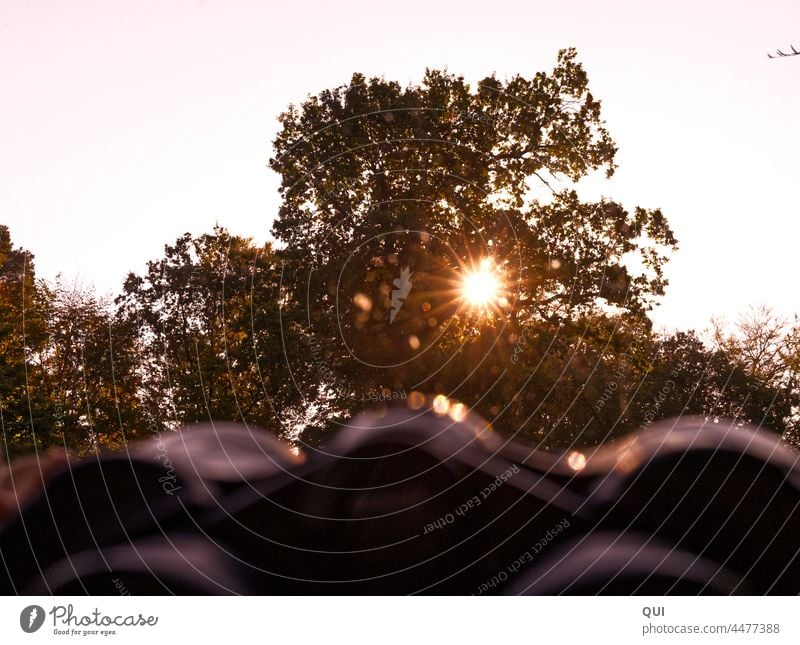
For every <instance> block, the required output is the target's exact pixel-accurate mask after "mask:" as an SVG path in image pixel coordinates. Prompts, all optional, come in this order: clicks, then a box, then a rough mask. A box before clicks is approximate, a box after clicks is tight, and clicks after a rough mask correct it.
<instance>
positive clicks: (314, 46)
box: [0, 0, 800, 328]
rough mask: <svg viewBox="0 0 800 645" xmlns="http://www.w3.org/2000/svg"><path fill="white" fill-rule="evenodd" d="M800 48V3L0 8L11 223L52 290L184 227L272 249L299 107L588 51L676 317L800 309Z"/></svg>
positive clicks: (109, 286)
mask: <svg viewBox="0 0 800 645" xmlns="http://www.w3.org/2000/svg"><path fill="white" fill-rule="evenodd" d="M126 7H127V8H126ZM792 42H794V44H795V46H798V48H800V2H798V1H797V0H781V1H774V2H770V1H769V0H767V1H766V2H755V1H754V0H751V1H750V2H733V1H725V2H721V1H717V2H708V1H706V2H697V1H691V2H686V1H683V0H679V1H677V2H676V1H670V2H660V3H653V2H641V1H633V0H632V1H627V2H605V3H604V2H594V1H590V0H585V1H573V2H569V1H558V2H556V1H553V0H548V1H546V2H541V1H538V0H536V1H532V0H526V1H519V2H516V1H513V2H512V1H505V0H494V1H492V2H485V1H484V2H471V1H459V2H455V1H453V2H437V1H435V0H423V1H418V0H404V1H403V2H393V3H380V2H378V1H377V0H371V1H361V0H359V1H356V2H353V1H351V2H347V3H339V4H337V3H332V2H327V3H326V2H320V1H316V2H310V1H297V0H292V1H290V2H284V1H280V2H279V1H272V2H221V1H219V0H205V1H204V2H203V1H201V2H198V1H196V0H195V1H194V2H188V1H187V2H184V1H164V0H157V1H151V0H147V1H143V0H140V1H137V2H128V3H123V2H118V1H111V0H105V1H104V0H91V1H80V0H71V1H69V2H63V1H61V0H52V1H41V0H21V1H18V0H0V223H3V224H7V225H9V226H10V228H11V233H12V237H13V239H14V240H15V242H16V244H18V245H22V246H24V247H26V248H27V249H29V250H31V251H32V252H33V253H34V254H35V255H36V258H37V268H38V272H39V274H40V275H41V276H43V277H46V278H52V277H53V276H54V275H55V274H56V273H57V272H58V271H61V272H63V273H64V274H65V276H66V277H68V278H72V277H79V278H82V279H83V281H85V282H93V283H94V284H95V285H96V286H97V287H98V289H99V290H100V291H101V292H105V291H112V292H118V291H119V289H120V287H121V284H122V281H123V279H124V276H125V274H126V273H127V271H129V270H132V269H133V270H136V271H140V272H141V271H142V270H143V269H144V267H145V262H146V261H147V260H149V259H153V258H156V257H159V255H160V253H161V251H162V248H163V245H164V244H165V243H167V242H171V241H173V240H174V239H175V237H177V236H178V235H180V234H181V233H183V232H184V231H191V232H193V233H202V232H205V231H207V230H209V229H210V228H211V227H212V226H213V224H214V223H215V221H219V222H220V223H221V224H223V225H225V226H227V227H228V228H229V229H230V230H231V231H232V232H234V233H238V234H243V235H249V236H252V237H255V238H256V239H257V240H260V241H261V240H264V239H266V237H267V231H268V230H269V226H270V222H271V220H272V217H273V216H274V214H275V213H276V211H277V207H278V203H279V201H278V193H277V186H278V181H277V177H276V176H275V175H274V174H273V173H272V172H271V171H270V170H268V169H267V168H266V163H267V160H268V158H269V156H270V154H271V141H272V139H273V137H274V135H275V133H276V131H277V125H278V124H277V121H276V117H277V115H278V114H279V113H280V112H281V111H282V110H284V109H285V108H286V106H287V105H288V104H289V103H291V102H294V103H298V102H300V101H302V100H303V99H304V98H305V97H306V96H307V95H308V94H309V93H316V92H318V91H320V90H322V89H324V88H328V87H333V86H336V85H340V84H344V83H346V82H347V81H348V80H349V79H350V76H351V75H352V73H353V72H355V71H360V72H363V73H365V74H367V75H383V76H385V77H386V78H387V79H394V80H398V81H400V82H401V83H403V84H406V83H408V82H411V81H417V80H419V79H420V78H421V76H422V74H423V73H424V70H425V68H426V67H445V66H446V67H448V68H449V69H450V70H451V71H452V72H455V73H458V74H463V75H464V76H465V77H466V78H467V79H470V80H478V79H480V78H483V77H484V76H486V75H488V74H490V73H492V72H497V74H498V76H500V77H501V78H502V77H505V76H511V75H513V74H517V73H520V74H523V75H528V76H530V75H532V74H534V73H535V72H537V71H540V70H550V69H551V68H552V66H553V65H554V63H555V58H556V53H557V51H558V49H560V48H563V47H568V46H575V47H577V48H578V53H579V58H580V60H581V61H582V62H583V64H584V66H585V67H586V69H587V71H588V74H589V79H590V86H591V89H592V92H593V94H594V96H595V97H596V98H600V99H601V100H602V102H603V113H604V116H605V119H606V121H607V124H608V127H609V129H610V131H611V134H612V136H613V137H614V139H615V140H616V142H617V144H618V146H619V148H620V151H619V153H618V157H617V161H618V164H619V166H620V167H619V170H618V171H617V175H616V176H615V178H614V179H613V180H612V181H610V182H607V184H606V185H603V186H602V187H601V188H600V189H599V192H598V193H597V194H604V195H607V196H609V197H612V198H614V199H616V200H618V201H620V202H621V203H623V205H625V206H626V207H627V208H633V207H634V206H636V205H641V206H645V207H661V208H662V210H663V211H664V213H665V214H666V216H667V218H668V219H669V221H670V222H671V224H672V226H673V228H674V230H675V232H676V234H677V236H678V238H679V240H680V242H681V249H680V251H679V252H678V253H677V254H676V255H675V256H674V258H673V260H672V261H671V262H670V267H669V269H668V275H669V277H670V279H671V285H670V287H669V292H668V295H667V297H666V298H665V299H664V301H663V304H662V306H661V307H660V308H659V309H658V310H657V311H656V312H655V314H654V316H653V317H654V319H655V320H656V322H657V323H659V324H660V325H665V326H669V327H679V328H683V327H703V326H705V325H706V324H707V322H708V320H709V318H710V317H711V316H712V315H714V314H717V315H726V316H729V317H733V316H735V314H736V312H738V311H741V310H742V309H744V308H745V307H746V306H747V305H748V304H754V303H759V302H764V303H767V304H771V305H774V306H775V307H776V308H777V309H778V310H779V311H781V312H783V313H784V314H787V315H788V314H791V313H794V312H798V313H800V303H798V296H797V290H796V287H795V278H796V276H797V274H798V270H797V269H798V263H800V249H798V240H797V233H798V232H799V231H800V226H798V224H797V222H798V219H800V199H798V198H799V197H800V181H798V179H800V120H798V108H800V56H799V57H796V58H787V59H780V60H768V59H767V56H766V54H767V51H770V50H772V51H774V50H775V49H777V48H781V49H783V50H787V49H789V45H790V44H791V43H792ZM596 190H598V189H596V188H595V187H594V186H592V187H590V188H587V191H588V192H592V191H596Z"/></svg>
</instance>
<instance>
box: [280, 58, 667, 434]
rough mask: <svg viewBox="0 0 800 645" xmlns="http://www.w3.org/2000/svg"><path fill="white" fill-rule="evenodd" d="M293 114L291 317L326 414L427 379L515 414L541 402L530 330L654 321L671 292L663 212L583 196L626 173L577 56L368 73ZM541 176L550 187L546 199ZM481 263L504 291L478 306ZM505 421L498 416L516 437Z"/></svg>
mask: <svg viewBox="0 0 800 645" xmlns="http://www.w3.org/2000/svg"><path fill="white" fill-rule="evenodd" d="M281 124H282V130H281V131H280V133H279V134H278V136H277V138H276V140H275V155H274V157H273V158H272V159H271V161H270V165H271V167H272V168H273V169H274V170H275V171H277V172H278V173H279V174H280V175H281V194H282V197H283V203H282V205H281V208H280V211H279V216H278V218H277V219H276V221H275V223H274V227H273V233H274V235H275V236H276V238H277V239H278V240H279V242H280V243H282V245H283V248H282V253H283V254H284V257H285V258H286V262H287V265H288V267H289V268H290V271H288V272H287V274H286V276H285V285H286V297H287V299H289V300H290V301H291V302H292V304H293V306H294V308H295V311H296V313H297V317H296V318H295V319H294V323H295V325H296V326H297V327H298V328H300V329H302V333H303V335H304V337H305V339H306V342H307V343H308V344H309V345H310V346H313V347H316V348H318V350H317V358H313V357H309V356H302V355H301V356H298V360H299V361H300V363H304V364H306V365H307V364H308V363H309V362H313V361H315V360H316V361H318V362H319V363H321V364H323V365H324V367H325V378H324V379H323V383H322V385H321V386H320V385H319V384H317V383H316V382H315V381H314V380H312V381H309V382H307V383H303V384H302V385H303V387H304V389H305V391H306V393H307V394H308V395H309V396H312V397H313V395H315V394H320V393H322V394H323V396H320V397H319V400H320V404H319V406H318V409H317V413H318V414H317V416H318V417H319V418H320V419H322V418H324V419H328V420H329V421H330V420H332V422H333V423H334V424H335V423H336V421H337V420H338V419H340V418H342V417H344V416H346V415H348V414H349V413H350V412H351V411H352V410H353V408H355V407H358V406H359V404H360V403H359V401H360V399H361V397H363V395H364V393H370V394H371V395H372V394H376V393H377V394H379V395H380V396H383V395H385V393H386V392H392V391H396V390H398V389H401V390H406V389H413V388H419V389H425V390H433V391H442V392H446V393H449V394H451V395H453V396H456V397H459V398H462V399H463V400H465V401H468V402H469V403H470V404H475V405H476V406H477V408H478V409H479V410H480V411H482V412H484V414H486V415H487V416H493V415H491V410H492V409H494V408H498V409H506V412H505V413H504V414H506V415H508V412H507V407H508V406H499V402H502V401H506V402H508V401H513V404H512V405H515V406H520V407H521V408H524V407H528V406H531V405H534V400H535V398H531V397H535V396H538V395H537V394H536V393H533V392H531V388H530V387H529V386H530V385H531V380H530V372H529V370H530V369H531V364H530V362H529V361H522V360H518V361H516V362H514V363H512V361H511V357H512V356H513V355H514V354H513V350H514V348H515V344H516V339H519V338H522V337H530V336H532V335H533V334H534V333H535V334H539V333H540V331H542V333H544V335H545V336H547V335H548V334H549V335H553V334H554V333H555V332H554V330H557V329H562V330H563V329H567V328H570V329H573V330H574V329H575V326H576V323H577V321H578V320H580V319H581V318H584V317H591V316H594V315H598V314H602V313H616V314H619V315H623V316H627V317H629V318H631V319H632V320H634V319H635V320H638V321H643V320H645V319H646V312H647V311H648V310H649V309H650V308H651V307H652V305H653V303H654V301H655V299H656V298H657V297H658V296H659V295H661V294H662V293H663V290H664V286H665V285H666V280H665V279H664V276H663V271H662V270H663V266H664V263H665V262H666V261H667V258H668V254H669V252H670V251H671V250H673V249H674V248H675V247H676V241H675V238H674V235H673V233H672V231H671V229H670V227H669V225H668V224H667V221H666V219H665V218H664V216H663V215H662V213H661V212H660V211H658V210H647V209H643V208H636V209H635V210H633V211H632V212H630V211H627V210H626V209H624V208H623V207H622V206H621V205H620V204H617V203H615V202H613V201H610V200H601V201H599V202H591V203H589V202H584V201H581V200H580V198H579V196H578V193H577V192H576V190H575V188H574V186H572V185H571V184H573V183H574V182H577V181H578V180H579V179H581V178H582V177H584V176H586V175H587V174H589V173H592V172H594V171H599V170H605V172H606V173H607V174H608V175H610V174H612V173H613V171H614V154H615V152H616V147H615V145H614V143H613V141H612V140H611V137H610V135H609V133H608V132H607V131H606V129H605V126H604V124H603V122H602V120H601V117H600V102H599V101H597V100H596V99H595V98H594V97H593V95H592V94H591V92H590V91H589V89H588V81H587V76H586V73H585V72H584V70H583V68H582V66H581V65H580V64H579V63H578V62H577V60H576V54H575V51H574V50H565V51H562V52H560V53H559V56H558V63H557V65H556V67H555V69H554V70H553V71H552V72H551V73H549V74H546V73H541V72H540V73H538V74H535V75H534V76H533V77H532V78H523V77H521V76H515V77H513V78H512V79H510V80H508V81H506V82H503V81H500V80H498V79H497V78H495V77H494V76H492V77H489V78H486V79H484V80H483V81H481V82H480V83H478V84H477V86H476V87H475V88H472V87H470V86H469V85H468V84H467V83H466V82H465V81H464V79H463V78H461V77H456V76H454V75H452V74H449V73H446V72H442V71H435V70H433V71H431V70H429V71H428V72H427V73H426V74H425V77H424V79H423V81H422V83H421V84H419V85H412V86H409V87H406V88H403V87H401V86H400V85H399V84H398V83H395V82H391V81H386V80H383V79H377V78H372V79H369V80H367V79H366V78H365V77H364V76H362V75H359V74H356V75H354V76H353V78H352V80H351V82H350V84H349V85H347V86H345V87H339V88H335V89H332V90H326V91H324V92H321V93H320V94H318V95H316V96H312V97H310V98H309V99H308V100H307V101H305V102H304V103H303V105H301V106H299V107H295V106H290V108H289V109H288V110H287V112H285V113H284V114H283V115H281ZM558 181H560V182H562V183H563V184H565V185H567V188H565V189H559V190H556V189H555V188H552V186H553V185H554V184H555V183H556V182H558ZM542 184H544V185H546V186H548V187H550V188H552V192H551V193H548V194H547V195H546V196H538V197H537V196H536V195H535V194H534V189H535V187H536V186H537V185H542ZM482 262H489V263H491V265H492V267H493V271H494V272H495V273H496V275H498V276H500V277H501V279H502V283H503V285H504V292H503V293H502V294H497V297H496V298H493V299H492V302H491V304H492V305H493V306H492V307H489V308H475V307H470V306H467V305H468V304H469V303H465V302H464V299H463V298H462V297H460V296H461V293H460V292H461V286H462V282H463V279H464V276H465V274H467V273H468V272H470V271H474V270H477V268H478V267H479V266H480V265H481V263H482ZM633 267H638V269H636V270H634V269H633ZM404 272H405V275H407V276H410V277H409V280H410V281H411V283H412V286H413V288H411V289H410V290H409V292H408V293H407V294H406V295H405V296H404V298H402V306H401V307H400V306H399V297H398V295H397V294H398V288H397V282H395V281H396V280H398V279H400V278H401V276H402V275H404ZM393 294H394V295H393ZM554 369H555V367H554ZM306 371H307V372H308V370H306ZM537 378H544V377H542V376H537ZM545 380H546V379H545ZM381 393H382V394H381ZM508 419H509V417H508V416H506V417H505V419H503V418H500V419H496V421H497V423H498V425H501V426H502V425H504V424H505V426H506V427H507V428H508V429H510V430H516V428H515V427H514V424H516V423H517V421H518V419H516V418H515V419H513V420H512V421H509V420H508ZM548 422H549V421H548ZM552 422H553V423H555V420H552Z"/></svg>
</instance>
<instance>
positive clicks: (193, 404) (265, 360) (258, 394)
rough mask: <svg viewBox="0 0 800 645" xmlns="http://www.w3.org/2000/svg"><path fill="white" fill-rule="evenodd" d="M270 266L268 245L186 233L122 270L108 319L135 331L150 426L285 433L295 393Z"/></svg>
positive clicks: (275, 271)
mask: <svg viewBox="0 0 800 645" xmlns="http://www.w3.org/2000/svg"><path fill="white" fill-rule="evenodd" d="M279 284H280V266H279V264H278V259H277V257H276V256H275V254H274V252H273V250H272V249H271V247H270V246H269V245H264V246H261V247H258V246H256V245H255V244H254V243H253V242H252V241H251V240H250V239H246V238H241V237H237V236H232V235H230V234H229V233H228V232H227V231H226V230H225V229H223V228H221V227H215V229H214V231H213V233H210V234H204V235H200V236H198V237H192V236H191V235H190V234H189V233H187V234H185V235H183V236H181V237H180V238H178V239H177V240H176V241H175V243H174V244H173V245H167V246H166V247H165V254H164V257H163V258H161V259H159V260H154V261H151V262H149V263H148V266H147V272H146V273H145V274H144V275H142V276H139V275H136V274H133V273H131V274H129V276H128V277H127V279H126V281H125V285H124V288H123V293H122V294H121V295H120V296H119V297H118V298H117V299H116V303H117V306H118V314H117V322H118V324H120V325H123V326H126V327H129V328H132V329H135V330H136V332H135V338H136V345H135V347H136V352H137V354H138V355H139V364H138V374H139V376H140V378H141V389H140V393H139V397H140V405H141V407H142V411H143V414H144V415H145V417H146V418H147V423H148V425H149V426H150V427H152V429H153V430H154V431H160V430H164V429H175V428H177V427H179V426H181V425H184V424H187V423H192V422H197V421H208V420H234V421H240V422H245V423H253V424H255V425H259V426H262V427H264V428H267V429H269V430H271V431H273V432H275V433H276V434H282V435H287V436H291V434H292V432H293V430H294V426H295V424H296V423H297V419H296V415H297V414H298V413H297V411H296V409H295V408H293V404H295V403H296V401H297V398H298V397H297V391H296V390H295V388H294V385H293V381H292V374H290V373H289V372H288V370H287V369H286V367H285V363H284V361H283V360H282V356H283V355H284V352H292V351H293V350H292V347H293V344H294V343H295V340H294V338H293V332H292V329H291V327H290V326H288V327H282V325H281V323H282V321H281V317H280V306H281V299H280V297H279Z"/></svg>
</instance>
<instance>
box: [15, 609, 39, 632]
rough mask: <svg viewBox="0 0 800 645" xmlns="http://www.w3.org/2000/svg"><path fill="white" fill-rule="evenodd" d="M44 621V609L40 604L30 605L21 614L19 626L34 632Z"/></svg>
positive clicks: (24, 630)
mask: <svg viewBox="0 0 800 645" xmlns="http://www.w3.org/2000/svg"><path fill="white" fill-rule="evenodd" d="M43 623H44V609H42V608H41V607H40V606H39V605H29V606H28V607H25V609H23V610H22V613H20V615H19V626H20V627H22V631H23V632H26V633H28V634H32V633H33V632H35V631H36V630H37V629H39V628H40V627H41V626H42V624H43Z"/></svg>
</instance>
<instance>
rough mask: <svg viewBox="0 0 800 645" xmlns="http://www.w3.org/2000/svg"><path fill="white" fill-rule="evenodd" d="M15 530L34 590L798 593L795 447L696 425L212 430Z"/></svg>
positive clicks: (109, 462)
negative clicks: (302, 433)
mask: <svg viewBox="0 0 800 645" xmlns="http://www.w3.org/2000/svg"><path fill="white" fill-rule="evenodd" d="M56 470H57V472H55V473H54V474H53V475H52V476H51V478H50V479H49V480H48V481H47V482H46V485H45V486H44V488H42V489H40V491H39V493H38V494H35V495H34V496H32V497H30V498H29V499H28V500H27V501H22V503H21V508H20V512H18V513H16V512H15V513H14V514H13V515H12V516H10V517H7V518H6V520H5V523H4V524H3V525H2V528H0V555H2V560H3V565H4V566H3V567H2V568H0V572H1V573H0V590H2V592H3V593H6V594H9V593H22V594H42V593H55V594H83V593H89V594H116V593H118V587H119V583H120V582H121V583H122V584H123V585H124V587H125V588H126V589H127V590H129V592H130V593H131V594H163V593H179V594H225V593H237V594H254V593H258V594H408V593H423V594H497V593H501V594H600V593H605V594H701V593H702V594H737V593H746V594H795V593H797V592H798V591H800V560H799V559H798V557H797V556H798V547H797V543H796V536H797V535H798V531H800V514H799V513H798V506H799V505H800V469H798V453H797V452H795V451H794V450H793V449H791V448H788V447H786V445H784V444H782V443H781V442H780V441H779V439H777V438H776V437H775V436H774V435H772V434H769V433H766V432H762V431H760V430H757V429H754V428H752V427H748V426H743V425H741V424H737V423H735V422H731V421H725V420H717V421H714V420H708V419H703V418H684V419H680V420H675V421H665V422H661V423H658V424H655V425H653V426H651V427H649V428H648V429H644V430H640V431H637V432H635V433H633V434H631V435H629V436H627V437H625V438H624V439H621V440H619V441H618V442H615V443H613V444H611V445H606V446H601V447H599V448H597V449H593V450H589V451H584V452H579V451H575V450H573V451H568V452H565V453H558V454H556V453H551V452H547V451H542V450H539V449H537V448H535V447H534V446H531V445H529V444H526V443H522V442H517V441H512V440H507V439H503V438H501V437H499V436H498V435H496V434H495V433H494V432H492V430H491V425H490V424H488V423H487V422H486V421H485V420H483V419H482V418H480V417H478V416H477V415H475V414H472V413H469V412H467V410H466V408H464V406H462V405H460V404H457V403H454V402H451V401H448V400H446V399H444V398H443V397H438V398H437V399H436V401H435V403H434V400H433V399H430V398H428V399H427V400H421V399H420V398H419V397H410V398H409V399H408V401H406V402H402V404H396V405H390V406H379V407H377V408H375V409H373V410H371V411H368V412H366V413H363V414H360V415H357V416H356V417H354V418H353V419H352V420H351V421H350V422H349V423H348V424H347V425H346V426H345V427H344V428H342V429H341V430H340V432H339V433H338V434H337V435H336V436H335V437H334V438H333V439H332V440H331V441H330V442H329V443H328V444H327V445H326V446H324V447H323V448H321V449H319V450H314V449H311V450H307V451H305V453H304V454H302V455H298V454H295V453H294V451H292V450H291V449H290V448H289V446H288V445H286V444H283V443H281V442H279V441H278V440H276V439H275V438H274V437H272V436H271V435H269V434H268V433H266V432H264V431H260V430H258V429H254V428H248V427H246V426H243V425H236V424H204V425H198V426H192V427H187V428H185V429H183V430H182V431H180V432H178V433H169V434H168V435H164V436H163V437H161V438H159V439H153V440H148V441H144V442H141V443H139V444H136V445H134V446H132V447H131V449H130V450H129V451H127V452H126V453H117V454H110V455H107V456H103V457H97V456H91V457H88V458H86V459H83V460H82V461H77V462H75V463H62V464H61V465H59V466H57V468H56Z"/></svg>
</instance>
